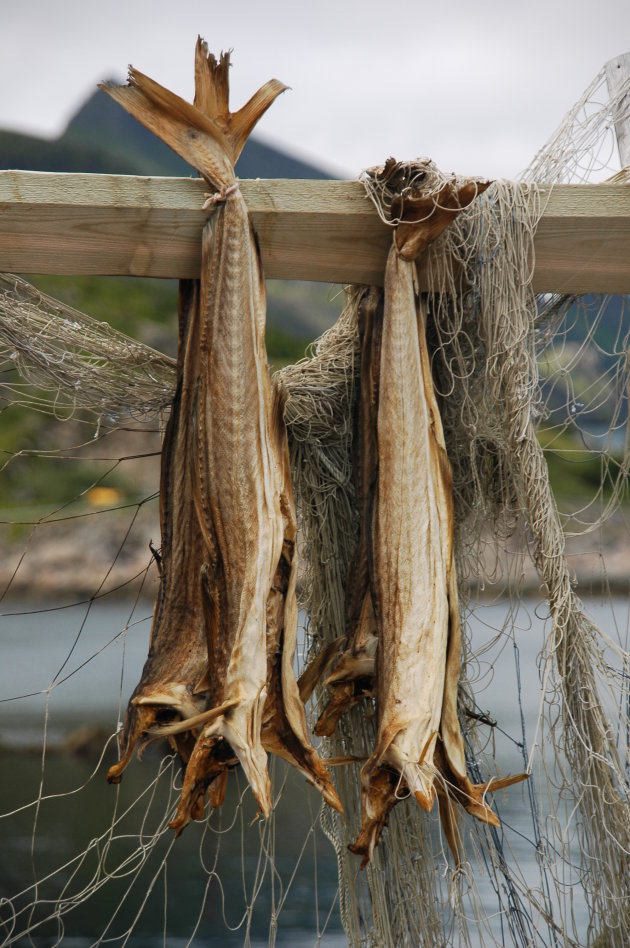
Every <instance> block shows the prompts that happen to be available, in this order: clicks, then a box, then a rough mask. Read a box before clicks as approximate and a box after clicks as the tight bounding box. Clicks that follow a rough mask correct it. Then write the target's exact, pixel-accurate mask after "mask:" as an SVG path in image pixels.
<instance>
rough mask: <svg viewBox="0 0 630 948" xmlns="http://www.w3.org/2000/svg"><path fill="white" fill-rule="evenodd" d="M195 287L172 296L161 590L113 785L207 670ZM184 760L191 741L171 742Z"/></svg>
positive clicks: (181, 713) (180, 709) (189, 703)
mask: <svg viewBox="0 0 630 948" xmlns="http://www.w3.org/2000/svg"><path fill="white" fill-rule="evenodd" d="M198 300H199V286H198V282H197V281H193V280H189V281H182V284H181V286H180V295H179V338H180V345H179V349H178V352H179V355H178V364H177V386H176V392H175V397H174V400H173V404H172V407H171V413H170V417H169V420H168V422H167V425H166V430H165V433H164V442H163V445H162V457H161V473H160V523H161V535H162V551H161V570H160V588H159V592H158V597H157V601H156V605H155V609H154V615H153V624H152V627H151V641H150V646H149V654H148V656H147V660H146V662H145V664H144V668H143V670H142V676H141V678H140V681H139V683H138V685H137V686H136V688H135V690H134V692H133V694H132V696H131V699H130V701H129V705H128V709H127V716H126V721H125V727H124V729H123V732H122V735H121V740H120V747H121V758H120V760H119V761H118V763H116V764H114V765H113V766H112V767H110V769H109V771H108V774H107V779H108V781H109V782H110V783H118V782H120V780H121V778H122V775H123V772H124V770H125V768H126V766H127V764H128V763H129V761H130V759H131V757H132V755H133V751H134V749H135V747H136V746H137V745H138V742H139V741H141V740H142V738H143V736H145V735H146V734H147V732H148V731H150V730H151V729H152V728H155V727H156V726H159V725H161V724H165V723H167V722H171V721H173V720H182V719H184V718H189V717H192V716H193V715H196V714H198V713H199V712H200V711H203V710H204V708H205V702H206V696H205V694H204V693H203V692H200V691H199V690H198V684H199V682H200V679H201V678H202V676H203V675H204V673H205V670H206V665H207V651H206V629H205V603H204V592H203V588H202V572H201V571H202V567H203V563H204V561H205V560H206V558H207V547H206V544H205V542H204V539H203V536H202V533H201V530H200V529H199V528H198V527H197V526H196V517H195V506H194V500H193V497H194V478H193V472H192V470H191V469H190V467H189V466H188V465H187V464H186V463H185V461H186V458H187V457H188V456H189V452H190V417H191V414H192V412H193V410H194V403H195V401H196V398H197V395H196V391H195V385H194V380H195V378H196V374H197V373H196V363H197V360H198V355H199V339H198V335H199V333H198V327H197V323H196V319H195V314H196V312H197V308H198ZM174 746H175V749H176V750H177V751H178V753H179V754H180V757H181V758H182V760H183V761H184V762H185V761H187V760H188V757H189V756H190V752H191V750H192V747H191V744H190V735H186V734H182V735H181V736H178V737H177V738H176V739H175V741H174Z"/></svg>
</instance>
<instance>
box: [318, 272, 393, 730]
mask: <svg viewBox="0 0 630 948" xmlns="http://www.w3.org/2000/svg"><path fill="white" fill-rule="evenodd" d="M382 320H383V294H382V291H381V290H380V289H377V288H375V287H372V288H370V289H369V290H367V291H366V293H365V295H364V296H363V298H362V300H361V302H360V304H359V309H358V323H359V338H360V345H361V371H360V389H359V397H358V405H357V412H356V418H357V421H356V425H355V436H354V441H353V448H354V457H353V472H354V482H355V496H356V500H357V506H358V508H359V516H360V519H359V539H358V543H357V548H356V551H355V554H354V556H353V559H352V562H351V563H350V568H349V571H348V580H347V583H346V630H347V638H346V641H345V649H344V651H343V652H342V654H341V655H340V656H339V660H338V661H337V664H336V666H335V667H334V670H333V672H332V674H331V675H329V677H328V678H327V679H326V681H325V684H326V686H327V687H328V688H329V689H330V692H331V697H330V699H329V701H328V704H327V705H326V707H325V708H324V710H323V711H322V713H321V715H320V717H319V720H318V721H317V724H316V725H315V733H316V734H318V735H320V736H325V737H330V736H331V735H332V733H333V732H334V730H335V727H336V726H337V722H338V721H339V718H340V717H341V715H342V714H343V713H344V712H345V711H346V710H348V709H349V708H351V707H353V705H355V704H358V703H359V702H360V701H362V700H363V698H365V697H371V696H372V695H373V694H374V682H375V675H376V650H377V645H378V627H377V621H376V615H375V611H374V605H373V591H372V588H371V583H370V574H371V573H372V572H373V570H372V569H371V564H370V560H371V555H372V552H371V537H372V518H373V510H374V497H375V492H376V483H377V475H378V446H377V433H376V417H377V408H378V387H379V375H380V355H381V353H380V347H381V345H380V344H381V333H382Z"/></svg>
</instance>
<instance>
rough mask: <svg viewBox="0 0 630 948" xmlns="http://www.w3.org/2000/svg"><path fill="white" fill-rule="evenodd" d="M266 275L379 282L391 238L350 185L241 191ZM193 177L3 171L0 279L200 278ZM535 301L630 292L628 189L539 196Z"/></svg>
mask: <svg viewBox="0 0 630 948" xmlns="http://www.w3.org/2000/svg"><path fill="white" fill-rule="evenodd" d="M240 186H241V190H242V192H243V194H244V196H245V200H246V202H247V206H248V208H249V210H250V213H251V217H252V220H253V223H254V226H255V228H256V231H257V233H258V236H259V240H260V246H261V250H262V256H263V265H264V268H265V275H266V276H267V277H270V278H277V279H288V280H318V281H323V282H327V283H379V282H381V281H382V278H383V269H384V264H385V257H386V254H387V250H388V247H389V245H390V240H391V231H390V230H389V229H388V228H387V227H386V225H384V224H383V223H382V221H381V220H380V219H379V217H378V215H377V214H376V211H375V210H374V207H373V206H372V204H371V202H370V201H369V200H368V199H367V198H366V197H365V194H364V191H363V187H362V185H361V184H359V183H358V182H357V181H296V180H277V181H274V180H261V179H257V180H251V181H241V183H240ZM206 189H207V186H206V185H205V184H204V182H203V181H201V180H200V179H197V178H143V177H133V176H127V175H90V174H49V173H41V172H28V171H2V172H0V271H10V272H16V273H60V274H64V273H65V274H101V275H111V274H131V275H134V276H155V277H195V276H198V275H199V270H200V233H201V229H202V227H203V224H204V221H205V220H206V219H207V217H208V216H209V214H210V213H211V212H209V211H203V210H202V204H203V201H204V191H205V190H206ZM543 192H544V193H543V206H544V208H545V210H544V213H543V216H542V218H541V220H540V223H539V226H538V231H537V234H536V240H535V254H536V261H535V276H534V285H535V288H536V289H537V290H538V291H540V292H562V293H589V292H608V293H630V186H628V185H627V184H616V183H615V184H612V183H609V184H597V185H557V186H555V187H554V188H550V189H548V190H547V191H546V192H545V191H544V189H543Z"/></svg>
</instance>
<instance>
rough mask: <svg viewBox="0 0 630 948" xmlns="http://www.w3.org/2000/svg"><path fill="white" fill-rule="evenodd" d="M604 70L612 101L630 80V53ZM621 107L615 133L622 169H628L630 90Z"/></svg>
mask: <svg viewBox="0 0 630 948" xmlns="http://www.w3.org/2000/svg"><path fill="white" fill-rule="evenodd" d="M604 68H605V70H606V83H607V85H608V95H609V96H610V98H611V100H612V99H613V98H614V97H615V96H616V95H618V94H619V90H620V89H621V87H622V86H623V84H624V83H625V82H627V81H628V79H630V53H622V54H621V56H615V58H614V59H611V60H610V62H607V63H606V66H605V67H604ZM620 106H621V107H620V109H619V116H618V118H615V133H616V135H617V146H618V148H619V157H620V158H621V167H622V168H626V167H628V166H629V165H630V90H629V91H628V92H626V94H625V95H624V96H623V98H622V100H621V103H620Z"/></svg>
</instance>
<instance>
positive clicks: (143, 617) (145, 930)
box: [0, 598, 629, 948]
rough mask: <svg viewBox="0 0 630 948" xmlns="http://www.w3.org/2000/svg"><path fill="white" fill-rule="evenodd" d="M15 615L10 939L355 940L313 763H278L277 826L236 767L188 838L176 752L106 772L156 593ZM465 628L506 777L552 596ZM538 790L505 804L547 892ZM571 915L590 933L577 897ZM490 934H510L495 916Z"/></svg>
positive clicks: (530, 870)
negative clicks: (305, 767) (533, 796)
mask: <svg viewBox="0 0 630 948" xmlns="http://www.w3.org/2000/svg"><path fill="white" fill-rule="evenodd" d="M586 607H587V610H588V612H589V614H590V615H591V617H592V618H593V619H594V620H595V622H596V623H597V624H598V625H599V626H600V627H601V628H602V629H603V630H605V632H606V634H607V635H608V636H610V637H612V638H614V639H616V640H618V641H621V642H625V643H627V635H628V623H629V614H628V603H627V601H625V600H622V599H620V598H616V599H614V600H612V601H605V600H590V601H588V602H587V603H586ZM2 611H3V613H4V614H2V615H0V777H1V779H0V814H6V815H4V816H3V817H2V818H0V899H3V898H4V899H6V900H8V901H5V902H4V904H2V905H1V906H0V920H2V921H3V922H4V925H5V927H4V929H2V926H1V925H0V945H1V944H3V940H2V939H3V938H5V939H6V943H12V942H11V937H16V935H17V933H18V932H20V931H23V930H24V929H25V928H26V927H28V924H30V925H31V926H34V927H33V934H32V938H33V943H34V944H35V945H42V946H44V945H46V946H47V945H50V944H55V943H58V942H59V943H61V944H64V945H70V946H84V945H91V944H108V943H114V944H129V945H132V946H135V948H157V946H158V945H173V946H179V945H182V946H183V945H187V944H189V943H190V944H192V945H195V946H197V945H198V946H212V948H214V946H219V945H227V946H231V945H242V944H246V943H248V944H251V945H254V946H262V945H266V944H267V943H268V940H269V935H270V924H271V927H272V930H273V931H272V933H273V932H275V936H276V941H277V943H278V944H286V945H295V946H303V945H304V946H306V945H315V944H321V945H322V946H324V948H338V946H342V945H345V944H346V940H345V938H344V936H343V929H342V926H341V920H340V915H339V900H338V892H337V862H336V856H335V853H334V850H333V848H332V846H331V844H330V843H329V841H328V839H327V838H326V836H325V835H324V833H323V831H322V829H321V826H320V822H319V819H318V810H319V801H318V798H317V794H316V793H315V792H314V791H313V792H311V791H310V790H308V789H307V788H305V784H304V781H303V779H302V778H301V777H300V776H299V775H297V774H295V773H294V772H291V773H288V772H287V769H286V768H285V767H284V765H282V764H281V763H279V764H277V765H274V770H275V773H274V788H275V792H276V794H277V799H278V804H277V808H276V811H275V813H274V817H273V820H272V821H270V823H269V824H265V823H263V822H262V821H258V820H257V819H256V808H255V806H254V805H253V803H252V801H251V798H250V795H249V791H248V790H247V788H246V785H245V783H244V781H243V780H242V777H239V775H238V772H235V773H234V774H233V775H231V778H230V784H229V790H228V796H227V799H226V803H225V805H224V807H223V808H222V810H221V811H220V813H219V812H218V811H217V813H215V814H213V817H212V819H211V820H210V823H209V824H208V825H206V826H204V824H197V823H195V824H192V825H191V826H189V827H187V829H186V830H185V832H184V833H182V835H181V837H179V838H178V839H177V840H174V838H173V834H172V831H170V830H168V828H167V826H166V823H167V821H168V818H169V817H168V814H169V813H170V814H171V815H172V812H173V808H174V806H175V805H176V801H177V791H176V789H175V790H174V789H173V783H174V784H175V788H177V786H178V785H179V776H178V769H177V767H176V765H175V763H174V762H170V763H168V762H167V763H165V762H164V761H163V760H162V757H161V753H158V752H157V751H156V750H154V749H152V748H151V747H149V749H148V750H147V751H146V753H145V755H144V757H143V759H142V760H141V761H138V760H134V761H133V762H132V764H131V765H130V766H129V768H128V770H127V772H126V774H125V777H124V779H123V781H122V783H121V785H120V786H119V787H118V788H117V787H113V786H110V785H108V784H107V782H106V781H105V772H106V769H107V766H108V763H111V762H112V761H113V760H114V759H115V751H114V739H113V735H114V734H115V732H116V729H117V727H118V726H119V722H120V721H122V719H123V717H124V709H125V707H126V704H127V701H128V698H129V695H130V693H131V691H132V690H133V688H134V686H135V684H136V683H137V681H138V679H139V676H140V674H141V670H142V665H143V663H144V660H145V658H146V654H147V649H148V641H149V631H150V624H151V605H150V604H148V603H145V602H141V603H139V604H136V605H135V606H134V604H131V603H121V602H109V601H107V600H102V601H99V602H97V603H93V604H82V605H74V606H63V605H53V606H50V607H48V608H42V606H41V605H37V606H35V605H29V604H26V603H17V604H10V605H6V604H5V605H4V608H3V610H2ZM469 628H470V643H469V645H470V647H471V649H472V651H473V652H474V653H475V656H476V658H475V660H474V662H473V664H472V665H471V666H470V670H471V675H472V678H473V688H474V692H475V697H476V701H477V711H478V714H479V715H480V716H481V723H480V725H479V727H480V729H481V731H482V732H484V728H485V732H484V733H487V740H488V742H489V743H492V745H493V746H494V748H495V753H496V757H497V760H498V761H499V764H500V767H501V771H502V773H519V772H521V771H523V770H524V769H525V768H526V766H527V763H528V760H529V755H530V753H531V751H532V748H534V747H535V746H536V744H537V742H539V741H540V740H541V731H540V728H539V725H538V718H539V711H540V706H541V676H544V675H545V673H546V672H545V669H546V667H547V666H545V665H544V663H543V662H542V661H541V650H542V648H543V642H544V635H545V630H546V629H547V628H548V619H547V611H546V607H545V605H544V604H543V603H537V602H535V601H534V600H528V601H526V602H523V603H520V604H516V605H515V606H514V605H513V606H510V604H509V603H508V602H507V601H500V602H496V603H492V604H490V603H485V604H481V605H479V606H478V607H477V608H476V609H475V612H474V615H473V616H472V617H471V620H470V624H469ZM84 727H89V728H92V729H95V733H94V735H93V743H94V745H95V747H96V748H97V753H96V754H95V755H94V754H93V753H89V754H85V755H76V754H75V755H69V754H67V753H60V752H59V748H60V746H61V745H62V744H63V742H64V741H66V740H67V739H68V736H69V735H71V734H73V733H76V731H77V729H79V728H84ZM108 737H109V738H111V739H110V741H109V744H108V745H107V748H106V750H105V754H104V758H103V759H101V760H99V754H98V750H99V749H100V748H101V747H102V746H103V745H105V743H106V742H107V739H108ZM44 747H45V748H46V753H45V754H43V748H44ZM524 786H526V785H524V784H523V785H519V786H518V787H514V788H511V789H510V790H508V791H502V792H501V793H500V795H497V800H496V805H497V808H498V809H499V811H500V816H501V820H502V823H503V825H504V827H505V836H506V839H507V847H506V852H508V851H509V858H510V859H513V860H516V862H517V863H518V868H519V871H520V872H521V873H522V875H523V877H524V878H525V879H530V877H531V885H533V886H534V885H536V884H537V880H538V879H539V876H538V869H537V858H536V843H535V826H534V823H533V822H532V814H531V807H530V803H529V797H528V796H527V794H526V791H525V790H524V789H523V787H524ZM280 790H281V791H282V792H279V791H280ZM499 797H500V799H499ZM217 814H218V815H217ZM167 854H168V859H166V858H165V857H166V855H167ZM272 866H273V871H272V870H271V867H272ZM35 880H37V888H35V887H34V886H35ZM479 891H480V892H481V894H482V896H483V898H484V900H485V899H486V898H487V900H488V904H487V905H486V906H485V910H486V911H487V912H488V913H490V914H492V912H493V899H495V898H496V896H495V893H494V892H493V890H492V886H491V885H490V884H487V885H485V888H484V883H483V882H480V884H479ZM87 896H89V897H87ZM35 902H36V903H37V905H36V908H35V909H33V910H31V909H30V908H29V906H31V905H32V904H33V903H35ZM51 906H52V907H51ZM54 906H57V909H55V908H54ZM59 906H61V907H60V908H59ZM14 912H15V913H17V914H16V917H15V919H13V920H12V913H14ZM55 914H56V917H53V918H49V916H51V915H55ZM574 915H575V923H574V925H575V933H576V934H577V935H578V940H579V941H580V942H582V943H584V942H585V940H586V926H587V915H586V910H585V907H584V905H583V904H581V903H580V897H579V892H577V893H576V898H575V903H574ZM45 919H48V921H43V920H45ZM270 920H271V921H270ZM276 926H277V927H276ZM11 933H13V936H12V934H11ZM493 935H494V937H496V938H498V939H499V940H500V937H501V925H500V923H499V922H497V924H496V926H495V929H494V931H493ZM247 938H249V942H248V941H247ZM125 939H126V940H125ZM15 943H16V944H26V943H27V941H26V939H18V940H16V941H15ZM482 943H485V942H484V940H483V938H481V936H480V941H479V944H482ZM511 943H512V942H511V940H510V937H509V936H506V944H511Z"/></svg>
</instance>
